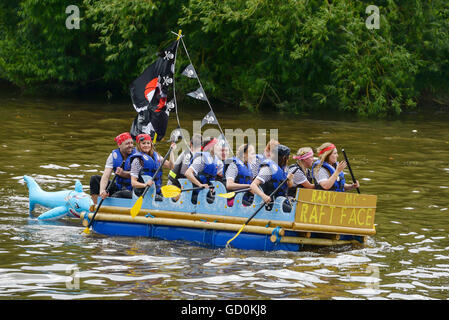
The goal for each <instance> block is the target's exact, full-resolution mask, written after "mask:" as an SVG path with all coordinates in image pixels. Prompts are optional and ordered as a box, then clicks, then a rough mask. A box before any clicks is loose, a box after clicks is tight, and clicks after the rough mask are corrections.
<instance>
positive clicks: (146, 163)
mask: <svg viewBox="0 0 449 320" xmlns="http://www.w3.org/2000/svg"><path fill="white" fill-rule="evenodd" d="M131 158H132V159H131V162H132V161H133V160H134V159H135V158H139V159H140V160H141V161H142V163H143V164H142V169H141V170H140V172H139V180H140V182H143V179H142V175H147V176H150V177H153V181H154V183H155V185H156V192H157V193H160V190H161V186H162V170H159V172H158V173H157V176H156V177H155V176H154V174H155V173H156V170H157V169H158V168H159V166H160V165H161V162H160V161H159V155H158V154H157V152H156V151H153V156H150V155H148V154H146V153H142V152H136V153H134V154H133V155H132V156H131Z"/></svg>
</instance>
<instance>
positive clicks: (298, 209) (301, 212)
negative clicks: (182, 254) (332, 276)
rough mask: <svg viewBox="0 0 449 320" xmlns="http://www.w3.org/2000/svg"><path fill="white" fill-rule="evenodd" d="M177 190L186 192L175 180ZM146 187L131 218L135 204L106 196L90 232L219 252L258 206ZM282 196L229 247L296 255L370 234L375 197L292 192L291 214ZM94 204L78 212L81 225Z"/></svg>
mask: <svg viewBox="0 0 449 320" xmlns="http://www.w3.org/2000/svg"><path fill="white" fill-rule="evenodd" d="M180 183H181V186H182V189H190V188H192V184H191V182H190V181H189V180H187V179H180ZM213 184H214V186H215V195H217V194H220V193H226V192H227V190H226V188H225V186H224V185H223V184H222V183H221V182H214V183H213ZM155 193H156V191H155V189H154V187H151V188H150V189H149V191H148V192H147V194H146V196H145V197H144V199H143V203H142V207H141V210H140V211H139V213H138V215H137V216H135V217H134V218H133V217H132V216H131V214H130V210H131V208H132V207H133V205H134V203H135V202H136V200H137V198H138V197H137V196H136V195H135V194H133V199H123V198H106V199H105V200H104V201H103V204H102V206H101V207H100V209H99V210H98V213H97V215H96V216H95V219H94V221H93V223H92V230H94V231H95V232H97V233H99V234H103V235H107V236H127V237H147V238H156V239H163V240H169V241H187V242H190V243H192V244H197V245H201V246H206V247H209V248H214V249H215V248H224V247H226V243H227V242H228V240H229V239H231V238H232V237H233V236H234V235H235V234H236V233H237V232H238V231H239V230H240V228H241V227H242V225H243V224H244V223H245V222H246V220H247V219H248V217H250V216H251V215H252V214H253V213H254V212H255V210H257V208H259V206H261V205H262V202H263V201H262V199H261V198H260V197H259V196H257V195H256V196H255V197H254V200H253V203H252V204H251V205H249V206H245V205H243V204H242V198H243V195H244V193H237V194H236V196H235V199H234V203H233V205H232V206H228V202H227V199H225V198H221V197H219V196H215V197H214V199H213V201H212V202H211V203H209V202H208V199H207V198H206V195H207V190H201V191H200V192H199V194H198V199H197V204H193V203H192V201H191V197H192V191H185V192H181V194H180V198H179V199H178V200H177V201H174V200H172V199H171V198H163V199H162V201H157V200H156V198H155ZM284 201H288V200H287V199H286V198H285V197H278V198H276V200H275V201H274V203H273V205H272V207H271V208H269V209H270V210H269V209H267V207H266V206H264V208H262V209H261V210H260V211H259V212H258V214H257V215H256V216H255V217H254V218H253V219H252V220H251V221H250V222H249V223H248V225H246V226H245V227H244V229H243V230H242V232H241V233H240V234H239V236H238V237H237V238H235V239H234V240H233V241H232V243H231V246H232V247H233V248H238V249H243V250H263V251H273V250H286V251H300V250H302V249H303V248H305V247H307V246H319V247H321V246H339V245H351V244H363V243H365V242H366V239H367V237H368V236H372V235H374V234H375V233H376V230H375V225H374V216H375V211H376V202H377V196H375V195H366V194H354V193H341V192H332V191H321V190H313V189H298V191H297V193H296V200H295V201H292V203H291V205H292V208H291V211H290V212H285V211H284V210H283V206H282V204H283V202H284ZM95 210H96V206H95V205H94V206H92V207H91V209H90V211H91V212H89V213H85V214H82V216H81V219H82V221H83V225H84V226H87V225H88V224H89V222H90V219H92V217H93V212H94V211H95Z"/></svg>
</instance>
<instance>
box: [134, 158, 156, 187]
mask: <svg viewBox="0 0 449 320" xmlns="http://www.w3.org/2000/svg"><path fill="white" fill-rule="evenodd" d="M141 169H142V164H141V163H140V159H138V158H136V159H134V160H133V162H132V163H131V171H130V172H131V186H132V187H133V188H138V189H139V188H145V187H146V186H147V185H148V186H151V185H152V184H153V178H150V179H148V181H147V182H146V183H142V182H139V180H138V179H139V172H140V170H141Z"/></svg>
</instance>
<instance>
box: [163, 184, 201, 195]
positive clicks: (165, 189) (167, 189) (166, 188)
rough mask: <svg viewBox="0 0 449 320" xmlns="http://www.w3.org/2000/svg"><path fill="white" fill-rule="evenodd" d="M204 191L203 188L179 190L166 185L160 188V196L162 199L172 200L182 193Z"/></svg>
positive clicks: (173, 186)
mask: <svg viewBox="0 0 449 320" xmlns="http://www.w3.org/2000/svg"><path fill="white" fill-rule="evenodd" d="M200 189H204V187H195V188H189V189H179V188H178V187H177V186H175V185H172V184H171V185H166V186H163V187H162V188H161V192H162V196H163V197H164V198H174V197H177V196H178V195H179V194H180V193H181V192H184V191H192V190H200Z"/></svg>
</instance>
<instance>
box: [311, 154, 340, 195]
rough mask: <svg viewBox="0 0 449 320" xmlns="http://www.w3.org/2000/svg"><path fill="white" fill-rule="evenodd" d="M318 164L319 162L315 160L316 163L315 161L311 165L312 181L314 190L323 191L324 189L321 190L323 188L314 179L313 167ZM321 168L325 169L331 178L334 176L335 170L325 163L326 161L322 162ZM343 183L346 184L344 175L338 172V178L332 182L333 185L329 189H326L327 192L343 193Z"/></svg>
mask: <svg viewBox="0 0 449 320" xmlns="http://www.w3.org/2000/svg"><path fill="white" fill-rule="evenodd" d="M319 163H320V160H317V161H315V162H314V163H313V165H312V170H311V171H312V178H313V181H314V183H315V189H318V190H325V189H323V187H322V186H321V185H320V184H319V183H318V182H317V181H316V179H315V176H314V175H315V173H314V172H315V167H316V166H317V165H318V164H319ZM322 167H323V168H325V169H326V170H327V171H328V172H329V174H330V176H332V175H333V174H334V172H335V168H334V167H333V166H331V165H330V164H329V163H327V162H326V161H324V162H323V165H322ZM345 182H346V180H345V174H344V173H343V171H342V172H340V174H339V175H338V177H337V180H335V182H334V185H333V186H332V187H331V188H330V189H328V191H337V192H344V191H345Z"/></svg>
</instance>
